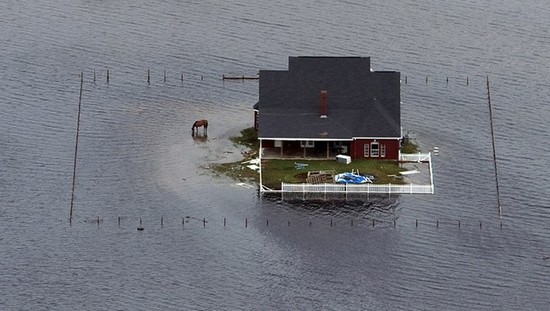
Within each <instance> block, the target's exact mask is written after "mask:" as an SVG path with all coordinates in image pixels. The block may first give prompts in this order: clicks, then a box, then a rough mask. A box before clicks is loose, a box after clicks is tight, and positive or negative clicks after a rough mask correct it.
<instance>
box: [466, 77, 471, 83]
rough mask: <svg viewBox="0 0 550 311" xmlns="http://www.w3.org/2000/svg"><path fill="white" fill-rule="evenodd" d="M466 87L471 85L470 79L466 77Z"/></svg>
mask: <svg viewBox="0 0 550 311" xmlns="http://www.w3.org/2000/svg"><path fill="white" fill-rule="evenodd" d="M466 85H470V78H469V77H468V76H466Z"/></svg>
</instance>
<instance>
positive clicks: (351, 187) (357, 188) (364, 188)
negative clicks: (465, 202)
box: [281, 183, 434, 194]
mask: <svg viewBox="0 0 550 311" xmlns="http://www.w3.org/2000/svg"><path fill="white" fill-rule="evenodd" d="M281 192H283V193H312V192H316V193H342V194H348V193H350V194H352V193H364V194H371V193H372V194H375V193H384V194H392V193H393V194H433V193H434V187H433V185H414V184H407V185H392V184H381V185H378V184H305V183H304V184H289V183H281Z"/></svg>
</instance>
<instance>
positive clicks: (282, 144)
mask: <svg viewBox="0 0 550 311" xmlns="http://www.w3.org/2000/svg"><path fill="white" fill-rule="evenodd" d="M284 145H285V141H284V140H281V158H282V157H283V146H284Z"/></svg>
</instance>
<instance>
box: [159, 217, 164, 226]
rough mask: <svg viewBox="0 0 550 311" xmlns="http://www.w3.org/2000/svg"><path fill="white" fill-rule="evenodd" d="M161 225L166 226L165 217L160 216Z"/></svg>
mask: <svg viewBox="0 0 550 311" xmlns="http://www.w3.org/2000/svg"><path fill="white" fill-rule="evenodd" d="M160 226H161V227H162V226H164V217H160Z"/></svg>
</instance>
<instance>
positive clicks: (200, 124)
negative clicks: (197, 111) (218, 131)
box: [191, 120, 208, 135]
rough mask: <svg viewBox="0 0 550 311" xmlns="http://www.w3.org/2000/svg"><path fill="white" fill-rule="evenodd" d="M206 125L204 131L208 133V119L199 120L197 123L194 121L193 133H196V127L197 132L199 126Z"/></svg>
mask: <svg viewBox="0 0 550 311" xmlns="http://www.w3.org/2000/svg"><path fill="white" fill-rule="evenodd" d="M201 126H202V127H204V131H203V133H204V134H206V133H207V132H208V120H197V121H195V123H193V126H192V127H191V134H192V135H195V128H196V129H197V134H198V132H199V127H201Z"/></svg>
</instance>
